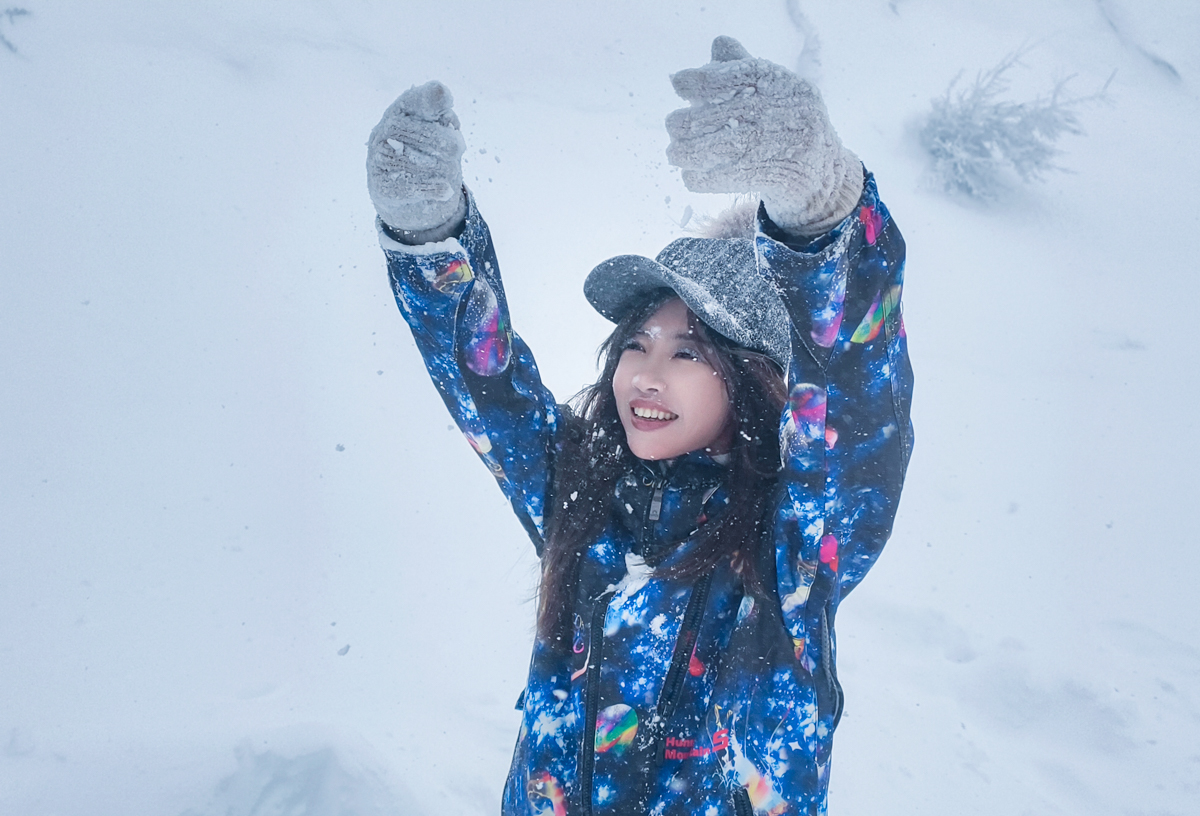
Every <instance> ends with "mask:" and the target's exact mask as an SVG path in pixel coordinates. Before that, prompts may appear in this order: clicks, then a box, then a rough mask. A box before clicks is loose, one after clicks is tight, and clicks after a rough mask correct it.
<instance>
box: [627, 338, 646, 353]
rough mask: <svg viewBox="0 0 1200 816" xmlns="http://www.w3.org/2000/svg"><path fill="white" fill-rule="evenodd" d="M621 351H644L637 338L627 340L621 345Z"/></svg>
mask: <svg viewBox="0 0 1200 816" xmlns="http://www.w3.org/2000/svg"><path fill="white" fill-rule="evenodd" d="M621 351H645V349H643V348H642V344H641V343H639V342H638V341H637V340H629V341H627V342H626V343H625V345H623V346H621Z"/></svg>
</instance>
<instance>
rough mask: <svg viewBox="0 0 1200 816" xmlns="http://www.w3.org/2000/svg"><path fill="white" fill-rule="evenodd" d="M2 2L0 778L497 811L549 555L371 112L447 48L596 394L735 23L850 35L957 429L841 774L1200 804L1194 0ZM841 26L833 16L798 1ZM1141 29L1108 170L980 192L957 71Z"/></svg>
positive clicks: (870, 599)
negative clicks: (621, 279)
mask: <svg viewBox="0 0 1200 816" xmlns="http://www.w3.org/2000/svg"><path fill="white" fill-rule="evenodd" d="M25 8H27V9H28V10H29V11H30V12H31V13H30V14H29V15H26V16H15V17H8V16H4V15H3V14H2V12H3V9H0V35H2V36H3V37H4V38H5V40H7V41H8V42H9V43H11V44H12V45H13V46H14V47H15V48H16V49H17V50H16V52H15V53H13V52H10V51H9V50H8V49H7V48H5V47H3V44H2V43H0V355H2V356H0V360H2V365H3V369H2V372H3V387H2V388H0V678H2V681H0V682H2V686H3V693H0V813H4V814H21V815H22V816H129V814H137V816H142V814H146V816H181V814H188V816H218V814H220V816H250V814H257V815H258V816H266V815H267V814H278V815H279V816H283V814H296V815H297V816H298V815H299V814H307V815H308V816H335V814H338V815H339V816H340V815H341V814H351V813H353V814H414V815H415V816H420V814H429V815H430V816H432V815H433V814H439V816H440V815H441V814H457V813H462V814H475V813H494V812H496V811H497V809H498V802H499V792H500V787H501V784H502V782H503V778H504V774H505V771H506V769H507V763H508V755H509V752H510V750H511V746H512V743H513V740H514V738H515V734H516V728H517V714H516V712H514V711H513V710H512V706H513V702H514V700H515V699H516V697H517V694H518V692H519V691H520V688H521V686H522V684H523V679H524V670H525V664H526V660H527V655H528V649H529V643H530V639H531V621H532V610H531V605H530V597H531V595H532V592H533V579H534V575H535V561H534V559H533V554H532V551H531V548H530V546H529V544H528V542H527V540H526V539H525V537H524V534H523V532H522V531H521V528H520V527H519V525H518V524H517V523H516V522H515V521H514V520H512V519H511V518H510V517H509V512H508V509H507V506H506V504H505V503H504V501H503V499H502V498H501V496H500V494H499V492H498V491H497V490H496V489H495V487H494V485H493V484H492V483H491V479H490V477H489V475H488V474H487V473H486V471H485V469H484V468H482V467H480V466H479V464H478V462H477V461H476V459H475V456H474V454H473V453H472V452H471V450H470V448H469V447H468V446H467V445H466V444H465V443H464V442H463V441H462V439H461V438H460V437H459V435H458V434H457V433H456V432H451V430H450V429H449V428H448V427H447V426H448V420H447V419H446V417H445V415H444V412H443V408H442V406H441V403H440V401H439V399H438V398H437V396H436V394H435V392H434V390H433V388H432V387H431V386H430V385H429V384H428V383H427V382H426V379H425V375H424V371H423V368H422V366H421V363H420V361H419V359H418V356H417V354H416V353H415V350H414V348H413V347H412V342H411V339H410V338H409V336H408V332H407V329H406V327H405V326H404V325H403V323H402V321H401V320H400V317H399V315H398V314H397V313H396V309H395V306H394V304H393V303H392V301H391V297H390V293H389V291H388V287H387V284H386V278H385V273H384V265H383V258H382V255H381V253H380V252H379V250H378V247H377V244H376V239H375V234H374V229H373V225H372V218H373V212H372V210H371V205H370V202H369V200H368V198H367V195H366V189H365V183H364V170H363V160H364V155H365V152H364V147H363V143H364V141H365V139H366V135H367V133H368V131H369V129H370V128H371V126H372V125H373V124H374V123H375V121H376V120H377V119H378V117H379V115H380V113H381V112H382V111H383V109H384V107H385V106H386V105H387V104H388V103H389V102H390V101H391V100H392V99H393V98H394V97H395V96H396V95H397V94H398V93H399V92H401V91H402V90H404V89H405V88H407V87H408V86H409V85H411V84H413V83H417V82H422V81H425V80H427V79H430V78H439V79H442V80H443V81H444V82H446V83H447V84H448V85H449V86H450V87H451V88H452V89H453V90H454V92H455V95H456V99H457V107H458V110H459V113H460V116H461V118H462V120H463V125H464V132H465V134H466V138H467V143H468V154H467V155H468V163H467V165H466V172H465V176H466V179H467V182H468V184H470V185H471V186H472V188H473V189H474V190H475V192H476V194H477V197H478V200H479V203H480V206H481V208H482V209H483V211H484V212H485V214H486V215H487V217H488V219H489V221H490V223H491V225H492V229H493V233H494V235H495V237H496V243H497V247H498V251H499V253H500V257H501V261H502V263H503V264H504V269H505V274H506V280H507V285H508V290H509V297H510V300H511V302H512V305H513V312H514V323H515V325H516V327H517V329H518V331H520V332H521V334H522V335H523V336H524V337H525V338H526V339H527V340H528V341H529V342H530V344H531V345H532V346H533V348H534V349H535V351H539V352H540V353H539V362H540V363H541V366H542V369H543V371H544V374H545V377H546V380H547V382H548V383H549V384H550V386H551V387H552V388H553V389H554V391H555V392H556V393H557V394H558V395H559V396H560V398H561V397H565V396H567V395H569V394H570V393H573V392H574V391H575V390H577V389H578V388H579V387H580V386H581V385H582V384H584V383H585V382H587V381H588V380H589V379H591V378H592V376H593V368H592V365H591V355H592V353H593V350H594V348H595V346H596V344H597V343H598V342H599V340H600V339H601V338H602V337H603V335H604V333H605V324H604V322H603V321H602V320H601V319H600V318H599V317H597V316H595V315H594V314H592V313H591V311H590V309H589V308H588V307H587V305H586V303H585V302H584V300H583V298H582V296H581V293H580V285H581V282H582V278H583V275H584V274H585V273H586V271H587V270H588V269H590V268H591V266H592V265H593V264H594V263H596V262H597V261H599V260H602V259H603V258H605V257H608V256H610V255H614V254H619V253H625V252H641V253H650V254H653V253H654V252H656V251H657V249H659V248H660V247H661V246H662V245H663V244H665V243H666V242H667V241H668V240H670V239H671V238H673V237H675V236H677V235H679V234H680V233H681V230H680V229H679V226H678V224H679V221H680V220H681V219H682V217H683V214H684V212H685V208H686V207H688V206H691V207H693V208H694V209H695V210H696V211H698V212H703V211H712V210H714V209H716V208H718V207H720V206H721V205H722V204H723V201H722V200H708V199H705V197H703V196H693V195H690V194H688V193H687V191H686V190H684V188H683V187H682V184H681V183H680V181H679V179H678V176H677V174H676V173H674V172H673V171H672V170H671V169H670V168H669V167H668V166H667V165H666V163H665V160H664V156H663V148H664V147H665V144H666V136H665V133H664V131H663V128H662V118H663V116H664V115H665V114H666V113H667V112H668V111H670V110H672V109H673V108H675V107H678V106H679V105H680V104H681V103H680V102H679V101H678V100H677V99H676V98H675V97H674V96H673V94H672V91H671V87H670V84H669V83H668V82H667V75H668V73H670V72H671V71H673V70H677V69H679V68H683V67H687V66H691V65H695V64H699V63H701V62H703V61H705V60H706V59H707V53H708V43H709V41H710V40H711V38H712V37H713V36H714V35H716V34H719V33H728V34H732V35H735V36H737V37H739V38H740V39H741V40H742V41H743V43H745V44H746V46H747V47H748V48H749V49H750V50H751V51H752V52H753V53H755V54H757V55H762V56H766V57H769V58H772V59H774V60H776V61H778V62H781V63H785V64H789V65H796V64H798V63H803V65H804V67H805V70H806V71H808V72H809V73H810V75H813V76H815V77H817V78H818V79H819V82H820V84H821V87H822V88H823V90H824V93H825V95H826V99H827V102H828V106H829V109H830V112H831V116H832V118H833V120H834V122H835V124H836V125H837V127H838V129H839V131H840V133H841V135H842V137H843V139H844V141H845V142H846V143H847V144H848V145H849V146H851V147H852V148H853V149H855V150H856V151H857V152H858V153H859V155H861V156H862V157H863V158H864V160H865V161H866V162H867V164H868V166H870V167H871V169H872V170H874V172H875V173H876V175H877V177H878V180H879V186H880V190H881V192H882V194H883V196H884V198H885V200H886V201H887V203H888V204H889V206H890V208H891V210H892V211H893V213H894V214H895V215H896V218H897V221H898V222H899V223H900V225H901V227H902V229H903V231H904V233H905V236H906V238H907V240H908V244H909V263H908V287H907V289H906V292H905V298H906V323H907V325H908V329H909V333H910V342H911V350H912V354H913V358H914V364H915V367H916V371H917V376H918V381H917V394H916V403H915V408H914V414H915V421H916V425H917V447H916V451H915V456H914V459H913V463H912V468H911V470H910V475H909V482H908V486H907V488H906V495H905V498H904V502H903V505H902V509H901V514H900V518H899V520H898V523H897V527H896V533H895V536H894V538H893V540H892V543H891V544H890V546H889V550H888V552H886V553H885V555H884V557H883V558H882V559H881V561H880V563H879V565H878V566H877V567H876V569H875V571H874V573H873V574H872V575H871V576H870V577H869V578H868V580H867V581H866V582H865V583H864V585H863V586H862V588H861V589H859V590H858V591H857V592H856V593H855V594H854V595H853V596H852V597H851V598H850V599H849V600H848V601H847V602H846V603H845V604H844V605H843V606H842V609H841V613H840V615H839V619H838V629H839V634H840V639H841V640H840V642H841V649H840V656H841V677H842V680H843V683H844V685H845V687H846V692H847V696H848V702H847V707H846V716H845V719H844V720H843V722H842V726H841V728H840V729H839V732H838V737H837V740H836V745H837V750H836V752H835V757H836V759H835V763H834V766H835V768H834V773H833V781H832V785H831V794H830V804H831V810H832V812H833V813H836V814H839V815H849V814H864V816H865V814H877V813H926V814H943V813H944V814H948V815H949V814H955V816H957V815H958V814H964V813H968V814H969V813H979V814H996V815H997V816H1000V815H1003V816H1009V815H1010V814H1014V815H1015V814H1038V815H1039V816H1041V814H1079V816H1085V815H1086V816H1108V815H1109V814H1113V815H1114V816H1115V815H1116V814H1122V815H1123V816H1151V815H1153V816H1166V814H1179V815H1180V816H1182V814H1191V813H1195V812H1196V810H1197V802H1200V739H1198V738H1197V736H1196V734H1197V733H1198V731H1200V601H1198V600H1197V595H1196V594H1195V593H1196V591H1195V586H1196V585H1197V583H1200V555H1197V552H1196V547H1197V544H1198V542H1197V538H1196V534H1195V533H1194V527H1195V524H1194V522H1193V518H1194V516H1195V507H1196V503H1197V489H1196V485H1197V482H1198V480H1197V478H1196V476H1195V475H1194V470H1195V463H1196V462H1197V461H1200V428H1198V427H1197V419H1196V404H1197V398H1198V397H1200V388H1198V387H1197V386H1196V384H1195V380H1196V376H1197V374H1198V373H1200V369H1198V367H1197V363H1196V360H1195V352H1194V346H1193V340H1192V338H1193V337H1194V335H1195V319H1194V313H1195V311H1196V303H1197V301H1198V298H1200V275H1198V274H1197V272H1198V270H1197V264H1196V261H1195V260H1194V257H1195V249H1194V243H1195V235H1196V232H1197V228H1198V227H1200V216H1197V214H1196V207H1195V206H1194V204H1190V203H1189V201H1190V200H1191V198H1192V196H1193V187H1194V186H1195V185H1196V184H1197V183H1198V182H1200V156H1198V151H1197V150H1196V132H1197V129H1198V126H1200V95H1198V93H1197V89H1198V88H1200V51H1198V50H1197V49H1196V46H1195V43H1196V42H1198V41H1200V7H1197V5H1196V4H1195V2H1194V0H995V2H991V3H986V4H985V3H978V2H971V1H970V0H945V2H933V0H891V2H888V0H841V1H840V2H833V0H827V1H826V2H821V3H817V2H813V1H812V0H800V2H795V0H791V1H790V2H785V0H760V2H754V3H752V2H738V3H732V2H731V3H716V2H713V0H696V1H695V2H686V3H684V2H661V3H644V2H633V1H632V0H609V2H605V3H600V2H594V1H593V0H587V2H580V3H545V2H533V1H532V0H510V2H506V3H503V4H489V3H482V2H466V1H465V0H406V2H404V3H388V2H382V0H378V1H376V0H343V1H342V2H332V0H326V1H324V2H322V1H321V0H308V1H307V2H288V3H285V2H279V1H278V0H259V2H256V3H249V4H248V3H238V2H233V0H225V1H224V2H206V3H192V4H163V3H153V2H148V1H147V0H142V2H135V1H134V0H110V2H107V3H104V4H70V3H65V2H61V0H28V2H27V3H26V4H25ZM806 41H807V43H808V48H807V50H806V51H805V52H804V55H803V56H802V54H801V52H802V49H804V47H805V43H806ZM1021 46H1029V50H1028V52H1027V54H1026V56H1025V57H1024V60H1023V67H1021V68H1019V69H1018V70H1016V71H1014V72H1013V74H1012V79H1013V82H1014V86H1013V95H1014V97H1016V98H1027V97H1029V96H1032V95H1034V94H1036V93H1038V92H1042V91H1045V90H1047V89H1049V88H1050V87H1051V86H1052V85H1053V83H1054V81H1055V80H1057V79H1060V78H1062V77H1064V76H1067V75H1074V79H1073V80H1072V81H1071V83H1070V85H1069V86H1068V87H1069V88H1070V89H1071V90H1073V91H1075V92H1077V93H1080V94H1085V93H1090V92H1093V91H1095V90H1097V89H1099V88H1100V87H1101V86H1102V85H1103V84H1104V82H1105V80H1106V79H1107V78H1108V77H1109V76H1110V74H1112V72H1113V71H1114V70H1115V71H1116V77H1115V79H1114V80H1113V82H1112V84H1111V86H1110V89H1109V97H1110V101H1109V104H1107V105H1095V106H1091V107H1087V108H1084V109H1083V111H1082V115H1083V121H1084V124H1085V126H1086V128H1087V131H1088V133H1087V135H1086V136H1084V137H1068V138H1067V139H1066V140H1064V142H1063V143H1062V146H1063V147H1065V148H1066V150H1067V153H1066V155H1065V156H1064V157H1063V160H1062V161H1063V163H1064V164H1065V165H1066V166H1067V167H1069V168H1070V169H1071V170H1072V171H1073V172H1072V173H1071V174H1058V175H1055V176H1053V177H1052V178H1051V179H1050V180H1049V181H1048V183H1046V184H1044V185H1037V186H1032V187H1028V188H1024V189H1021V190H1018V191H1016V192H1014V193H1013V194H1012V195H1010V196H1008V197H1007V198H1005V199H1004V200H1002V201H1000V202H999V203H996V204H993V205H988V206H982V205H978V204H972V203H969V202H964V201H961V200H956V199H954V198H951V197H948V196H947V195H945V194H944V193H942V192H940V191H939V190H938V189H937V188H936V186H935V185H933V184H932V183H931V181H930V179H929V178H928V176H927V163H926V160H925V158H924V157H923V156H922V154H921V153H920V150H919V148H918V147H917V142H916V138H915V130H916V128H917V126H918V125H919V120H920V117H921V115H922V114H923V113H924V112H925V111H927V110H928V107H929V100H930V99H931V98H932V97H934V96H937V95H939V94H941V93H942V92H943V90H944V89H945V87H946V85H947V84H948V83H949V81H950V80H951V79H952V78H953V77H954V76H955V75H956V74H957V73H958V72H959V71H960V70H965V72H966V75H967V76H968V77H970V76H973V75H974V74H975V72H977V71H979V70H982V69H987V68H989V67H991V66H992V65H994V64H995V63H996V62H997V61H999V60H1000V59H1001V58H1002V57H1003V56H1004V55H1005V54H1007V53H1009V52H1011V51H1012V50H1014V49H1016V48H1019V47H1021Z"/></svg>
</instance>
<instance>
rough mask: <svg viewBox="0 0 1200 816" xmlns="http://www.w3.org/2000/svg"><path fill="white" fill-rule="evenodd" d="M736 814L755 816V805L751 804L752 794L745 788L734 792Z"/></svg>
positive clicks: (738, 815)
mask: <svg viewBox="0 0 1200 816" xmlns="http://www.w3.org/2000/svg"><path fill="white" fill-rule="evenodd" d="M733 813H734V816H754V805H752V804H750V794H749V793H748V792H747V791H746V789H745V788H738V789H737V790H735V791H734V792H733Z"/></svg>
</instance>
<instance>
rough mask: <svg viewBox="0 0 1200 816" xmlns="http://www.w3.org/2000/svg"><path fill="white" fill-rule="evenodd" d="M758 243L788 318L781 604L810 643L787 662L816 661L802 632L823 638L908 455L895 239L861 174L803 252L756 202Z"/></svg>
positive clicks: (883, 532) (868, 559) (871, 553)
mask: <svg viewBox="0 0 1200 816" xmlns="http://www.w3.org/2000/svg"><path fill="white" fill-rule="evenodd" d="M756 245H757V250H758V264H759V272H760V273H761V274H763V275H765V276H767V278H768V279H769V280H771V281H773V282H774V284H775V285H776V287H777V288H778V290H779V292H780V295H781V296H782V298H783V300H784V304H785V306H786V307H787V311H788V314H789V317H790V318H791V341H792V359H791V365H790V366H789V371H788V387H789V396H788V402H787V407H786V409H785V411H784V414H783V417H782V420H781V426H780V434H781V437H780V438H781V447H782V453H783V459H784V462H783V465H784V478H783V482H784V496H783V498H782V501H781V503H780V506H779V509H778V513H777V516H776V519H775V543H776V559H775V560H776V575H777V580H778V584H779V596H780V601H781V603H782V606H783V612H784V617H785V620H786V622H787V625H788V628H789V629H790V630H791V632H792V635H793V638H794V639H795V640H797V641H802V640H803V639H805V638H806V637H807V639H808V640H809V642H810V648H809V649H808V650H802V648H801V643H800V642H797V644H796V645H797V653H798V654H797V656H798V657H801V656H802V653H803V651H808V652H809V656H810V660H811V659H812V658H814V657H816V658H817V659H818V660H819V655H818V654H815V652H820V651H821V649H820V646H819V644H814V643H812V640H813V637H814V636H815V635H816V632H815V631H814V628H815V627H820V628H821V629H823V630H824V632H825V635H826V637H827V636H828V629H829V624H831V617H832V613H833V610H834V608H835V607H836V605H837V603H838V601H839V600H840V599H841V597H842V596H844V595H845V594H846V593H848V592H849V591H850V590H851V589H853V588H854V587H855V586H857V584H858V582H859V581H861V580H862V578H863V575H864V574H865V573H866V572H867V570H868V569H870V567H871V566H872V564H874V563H875V559H876V558H877V557H878V556H879V553H880V550H882V549H883V545H884V544H885V543H886V542H887V539H888V536H889V535H890V534H891V530H892V522H893V519H894V518H895V515H896V508H897V503H898V501H899V499H900V488H901V486H902V485H903V482H904V473H905V469H906V468H907V466H908V460H909V454H910V452H911V450H912V442H913V436H912V425H911V423H910V421H909V405H910V402H911V395H912V367H911V366H910V365H909V361H908V351H907V343H906V340H905V333H904V322H903V320H902V319H901V314H900V294H901V290H902V287H903V276H904V239H903V238H902V237H901V235H900V232H899V230H898V229H897V228H896V225H895V222H893V221H892V218H891V215H890V214H889V213H888V211H887V208H886V207H884V205H883V203H882V202H880V200H879V195H878V192H877V190H876V186H875V180H874V177H872V176H871V175H869V174H868V175H867V177H866V183H865V184H864V190H863V195H862V199H861V200H860V201H859V204H858V206H857V207H856V208H855V210H854V211H853V212H852V213H851V214H850V215H849V216H848V217H847V218H846V219H845V220H844V221H843V222H842V223H841V224H839V225H838V226H837V227H835V228H834V229H833V230H831V231H830V232H829V233H827V234H826V235H824V236H821V237H820V238H818V239H816V240H814V241H812V242H810V243H808V244H804V245H797V244H789V243H788V242H787V238H786V236H785V235H783V234H782V233H781V232H780V231H779V229H778V228H777V227H775V225H774V224H772V223H771V221H770V219H769V217H768V216H767V214H766V211H765V209H761V208H760V210H759V231H758V235H757V237H756ZM826 613H827V614H828V615H829V616H830V620H828V621H824V622H823V621H822V616H824V615H825V614H826ZM812 647H816V648H815V649H813V648H812Z"/></svg>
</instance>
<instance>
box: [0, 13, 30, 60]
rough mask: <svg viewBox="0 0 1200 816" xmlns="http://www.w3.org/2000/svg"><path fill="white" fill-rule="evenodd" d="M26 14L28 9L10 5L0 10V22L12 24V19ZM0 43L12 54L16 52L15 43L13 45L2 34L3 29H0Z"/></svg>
mask: <svg viewBox="0 0 1200 816" xmlns="http://www.w3.org/2000/svg"><path fill="white" fill-rule="evenodd" d="M28 14H29V9H23V8H17V7H16V6H10V7H9V8H6V9H4V10H3V11H0V22H6V23H8V24H9V25H12V24H13V20H15V19H17V18H18V17H25V16H28ZM0 45H3V46H4V47H5V48H7V49H8V50H9V51H11V52H12V53H14V54H15V53H17V47H16V46H15V45H13V44H12V42H11V41H10V40H9V39H8V38H7V37H5V36H4V32H3V31H0Z"/></svg>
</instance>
